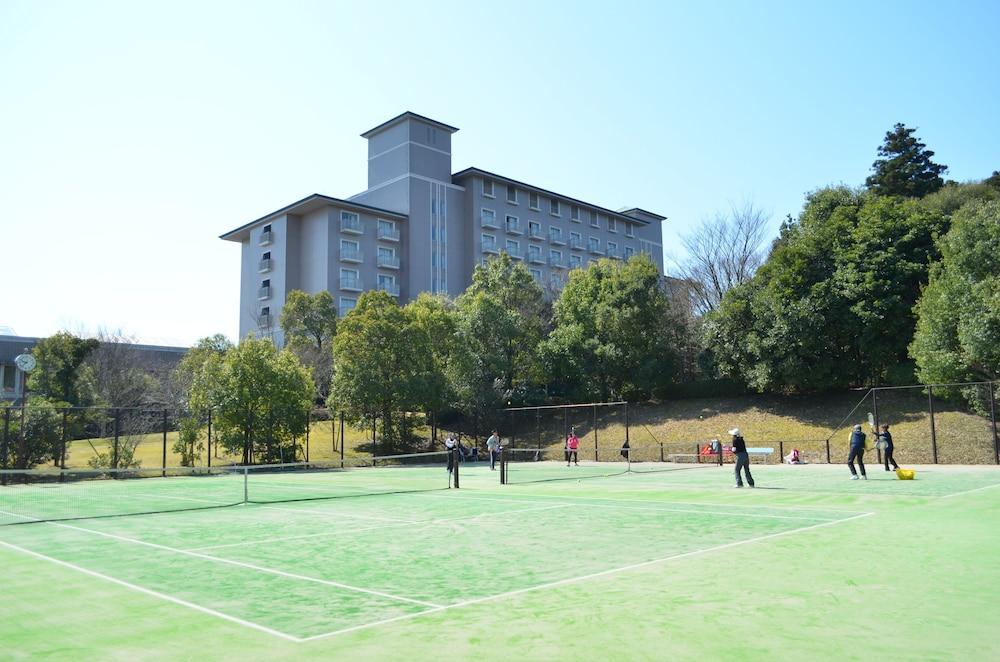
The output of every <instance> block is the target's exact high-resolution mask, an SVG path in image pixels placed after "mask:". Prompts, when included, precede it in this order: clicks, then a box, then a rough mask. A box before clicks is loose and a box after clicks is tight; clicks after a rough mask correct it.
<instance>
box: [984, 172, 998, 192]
mask: <svg viewBox="0 0 1000 662" xmlns="http://www.w3.org/2000/svg"><path fill="white" fill-rule="evenodd" d="M983 184H986V185H987V186H990V187H992V188H995V189H997V190H1000V170H994V171H993V174H992V175H990V176H989V177H987V178H986V179H984V180H983Z"/></svg>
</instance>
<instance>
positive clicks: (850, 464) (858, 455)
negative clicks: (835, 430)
mask: <svg viewBox="0 0 1000 662" xmlns="http://www.w3.org/2000/svg"><path fill="white" fill-rule="evenodd" d="M855 459H857V461H858V467H859V468H860V469H861V477H862V478H864V479H865V480H868V474H866V473H865V433H864V432H863V431H862V430H861V426H860V425H855V426H854V431H853V432H851V452H850V453H849V454H848V455H847V468H848V469H850V470H851V480H857V479H858V472H857V471H855V470H854V460H855Z"/></svg>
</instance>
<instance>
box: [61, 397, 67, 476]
mask: <svg viewBox="0 0 1000 662" xmlns="http://www.w3.org/2000/svg"><path fill="white" fill-rule="evenodd" d="M62 415H63V417H62V418H63V420H62V444H61V447H60V449H59V468H60V469H65V468H66V423H67V419H68V417H69V413H68V412H67V411H66V409H65V408H63V410H62ZM59 479H60V480H62V476H60V477H59Z"/></svg>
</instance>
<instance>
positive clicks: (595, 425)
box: [594, 405, 598, 462]
mask: <svg viewBox="0 0 1000 662" xmlns="http://www.w3.org/2000/svg"><path fill="white" fill-rule="evenodd" d="M597 461H598V459H597V405H594V462H597Z"/></svg>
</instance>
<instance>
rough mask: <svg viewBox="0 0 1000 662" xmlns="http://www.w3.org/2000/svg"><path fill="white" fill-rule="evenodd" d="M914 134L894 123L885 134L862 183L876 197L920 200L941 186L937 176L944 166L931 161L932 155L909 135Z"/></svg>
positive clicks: (944, 169) (946, 170)
mask: <svg viewBox="0 0 1000 662" xmlns="http://www.w3.org/2000/svg"><path fill="white" fill-rule="evenodd" d="M915 131H916V129H908V128H906V126H905V125H903V124H896V125H895V126H894V127H893V130H892V131H887V132H886V134H885V142H883V143H882V145H881V146H880V147H879V148H878V156H879V158H878V159H876V160H875V162H874V163H873V164H872V170H873V171H874V172H873V174H872V175H870V176H869V177H868V179H866V180H865V185H866V186H868V188H869V189H870V190H871V191H872V192H873V193H875V194H876V195H898V196H902V197H905V198H922V197H923V196H925V195H927V194H928V193H933V192H934V191H937V190H938V189H940V188H941V187H942V186H944V180H943V179H942V178H941V175H942V174H944V173H946V172H948V167H947V166H944V165H939V164H937V163H934V162H933V161H932V160H931V157H932V156H934V152H932V151H931V150H929V149H927V146H926V145H925V144H924V143H922V142H920V141H919V140H918V139H917V138H916V137H915V136H914V135H913V133H914V132H915Z"/></svg>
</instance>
